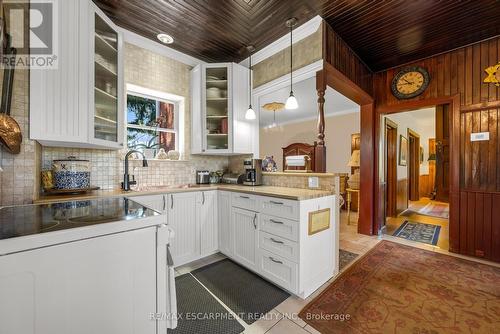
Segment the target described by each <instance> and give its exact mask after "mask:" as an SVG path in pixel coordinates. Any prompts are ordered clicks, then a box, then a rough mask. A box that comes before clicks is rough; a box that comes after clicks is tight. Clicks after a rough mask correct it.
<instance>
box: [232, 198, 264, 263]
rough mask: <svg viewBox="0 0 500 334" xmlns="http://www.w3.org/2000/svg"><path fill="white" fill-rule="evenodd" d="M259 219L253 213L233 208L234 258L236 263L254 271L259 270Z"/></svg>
mask: <svg viewBox="0 0 500 334" xmlns="http://www.w3.org/2000/svg"><path fill="white" fill-rule="evenodd" d="M258 219H259V217H258V214H257V213H256V212H253V211H249V210H244V209H239V208H233V209H232V212H231V223H232V225H233V226H232V227H233V242H234V253H233V257H234V259H235V260H236V261H238V262H240V263H241V264H243V265H245V266H247V267H248V268H249V269H254V270H255V269H256V268H257V254H256V249H257V224H258Z"/></svg>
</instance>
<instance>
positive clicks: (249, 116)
mask: <svg viewBox="0 0 500 334" xmlns="http://www.w3.org/2000/svg"><path fill="white" fill-rule="evenodd" d="M245 118H246V119H248V120H252V119H255V118H257V116H256V115H255V111H253V109H252V105H250V106H248V110H247V112H246V113H245Z"/></svg>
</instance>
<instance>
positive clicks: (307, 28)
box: [240, 15, 323, 67]
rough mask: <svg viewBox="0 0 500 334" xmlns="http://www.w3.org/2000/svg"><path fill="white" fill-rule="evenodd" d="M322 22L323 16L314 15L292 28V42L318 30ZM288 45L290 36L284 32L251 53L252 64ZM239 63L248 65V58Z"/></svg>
mask: <svg viewBox="0 0 500 334" xmlns="http://www.w3.org/2000/svg"><path fill="white" fill-rule="evenodd" d="M322 22H323V18H321V16H319V15H316V16H315V17H313V18H312V19H310V20H309V21H307V22H306V23H304V24H303V25H301V26H299V27H298V28H296V29H294V30H293V44H295V43H297V42H299V41H301V40H303V39H304V38H306V37H308V36H310V35H312V34H314V33H315V32H316V31H318V29H319V27H320V26H321V23H322ZM289 46H290V37H289V35H288V34H286V35H285V36H283V37H280V38H279V39H277V40H275V41H274V42H272V43H271V44H269V45H268V46H266V47H264V48H263V49H261V50H259V51H257V52H255V53H254V54H253V55H252V64H253V65H256V64H258V63H260V62H261V61H263V60H265V59H267V58H269V57H271V56H273V55H275V54H276V53H278V52H280V51H282V50H284V49H286V48H287V47H289ZM240 65H243V66H245V67H248V58H246V59H244V60H243V61H241V62H240Z"/></svg>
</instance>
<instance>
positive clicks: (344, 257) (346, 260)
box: [339, 249, 358, 271]
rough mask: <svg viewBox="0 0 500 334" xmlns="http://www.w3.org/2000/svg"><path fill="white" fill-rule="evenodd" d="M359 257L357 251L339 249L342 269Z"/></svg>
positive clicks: (340, 267)
mask: <svg viewBox="0 0 500 334" xmlns="http://www.w3.org/2000/svg"><path fill="white" fill-rule="evenodd" d="M357 257H358V254H356V253H351V252H349V251H346V250H343V249H339V270H340V271H342V269H344V268H345V267H347V266H348V265H349V264H350V263H351V262H352V261H354V259H355V258H357Z"/></svg>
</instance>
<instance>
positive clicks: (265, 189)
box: [34, 184, 334, 204]
mask: <svg viewBox="0 0 500 334" xmlns="http://www.w3.org/2000/svg"><path fill="white" fill-rule="evenodd" d="M217 189H219V190H226V191H234V192H242V193H247V194H254V195H262V196H271V197H278V198H284V199H291V200H297V201H302V200H307V199H313V198H319V197H324V196H330V195H333V194H334V192H333V191H328V190H316V189H301V188H289V187H275V186H255V187H251V186H243V185H232V184H217V185H195V184H194V185H181V186H162V187H146V188H143V189H140V190H133V191H123V190H121V189H112V190H96V191H93V192H91V193H86V194H76V195H41V196H40V197H39V198H38V199H37V200H35V201H34V203H35V204H50V203H57V202H65V201H74V200H92V199H97V198H102V197H123V196H128V197H133V196H141V195H159V194H166V193H169V194H170V193H179V192H189V191H201V190H217Z"/></svg>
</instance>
